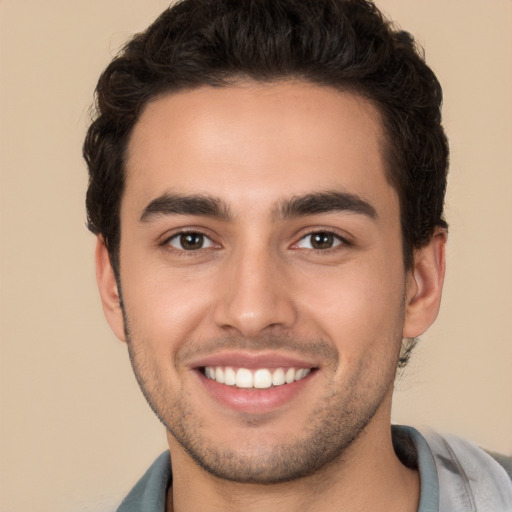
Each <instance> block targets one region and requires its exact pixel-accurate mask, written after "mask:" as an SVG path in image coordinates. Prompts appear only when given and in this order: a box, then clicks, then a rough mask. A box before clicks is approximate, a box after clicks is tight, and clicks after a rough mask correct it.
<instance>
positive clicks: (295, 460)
mask: <svg viewBox="0 0 512 512" xmlns="http://www.w3.org/2000/svg"><path fill="white" fill-rule="evenodd" d="M128 326H129V323H128V321H127V319H126V317H125V329H126V335H127V342H128V350H129V355H130V361H131V364H132V367H133V370H134V373H135V376H136V378H137V381H138V383H139V386H140V388H141V390H142V392H143V394H144V396H145V398H146V400H147V402H148V404H149V405H150V407H151V408H152V410H153V411H154V413H155V414H156V416H157V417H158V418H159V419H160V421H161V422H162V423H163V424H164V426H165V427H166V429H167V430H168V431H169V432H170V433H171V434H172V436H173V437H174V438H175V439H176V441H177V442H178V443H179V444H180V445H181V446H182V447H183V449H184V450H185V451H186V452H187V453H188V455H189V456H190V457H191V458H192V459H193V460H194V461H195V462H196V463H197V464H198V465H199V467H201V468H202V469H204V470H205V471H207V472H208V473H209V474H211V475H213V476H215V477H217V478H220V479H223V480H228V481H232V482H238V483H253V484H275V483H281V482H289V481H293V480H296V479H299V478H303V477H306V476H310V475H312V474H314V473H316V472H318V471H319V470H320V469H322V468H325V467H326V466H328V465H329V464H331V463H333V462H335V461H342V459H343V455H344V453H345V452H346V451H347V448H348V447H349V446H351V445H352V443H353V442H354V441H355V440H356V439H357V438H358V437H359V436H360V435H361V433H362V432H363V431H364V429H365V427H366V426H367V425H368V424H369V423H370V421H371V420H372V418H373V417H374V415H375V414H376V412H377V411H378V409H379V407H380V406H381V404H382V402H383V400H384V399H385V398H386V396H387V395H388V393H389V392H390V387H392V386H393V381H394V376H395V371H396V362H397V360H398V350H399V347H400V341H401V339H398V340H394V342H393V346H394V347H395V348H396V358H395V361H394V363H393V362H392V361H391V363H389V361H388V363H387V364H383V365H382V366H381V367H380V370H379V372H380V373H379V374H378V375H375V373H372V372H371V371H370V372H368V363H367V362H366V360H362V361H360V364H359V367H358V368H357V369H356V370H355V371H354V372H353V373H352V377H351V379H350V380H349V381H348V382H347V381H345V382H343V387H342V389H336V388H334V389H331V390H330V391H329V392H328V393H326V394H325V395H324V396H322V397H319V398H320V399H319V400H318V403H319V405H318V406H317V407H315V408H314V409H313V411H312V412H311V413H310V414H309V418H308V422H307V425H308V426H307V427H306V428H305V429H303V431H301V432H298V433H295V434H294V435H293V436H292V435H290V436H288V437H286V442H282V443H281V444H279V445H276V444H273V445H272V446H266V445H263V446H259V445H258V444H257V443H258V439H259V438H258V436H257V435H252V434H254V433H257V428H258V425H257V421H253V422H252V423H253V424H252V425H251V420H250V418H248V419H247V427H248V435H247V438H246V439H245V440H243V443H245V444H243V443H242V446H241V445H240V440H237V443H238V444H237V447H236V448H234V447H233V445H232V444H231V445H226V444H224V445H219V444H218V443H217V442H216V440H215V439H212V438H211V437H209V436H208V425H205V424H204V421H203V420H202V419H201V414H200V413H199V412H198V411H197V410H196V409H195V406H194V405H193V404H194V401H193V400H191V397H189V396H187V393H186V392H185V391H183V390H180V391H179V392H178V393H177V394H176V393H173V390H171V389H169V387H168V386H166V383H165V379H163V378H161V375H160V372H159V369H158V365H157V364H155V362H154V361H151V359H149V358H148V357H147V355H146V354H145V351H144V342H143V340H137V339H135V338H134V337H133V336H132V335H131V333H130V329H129V327H128ZM281 342H282V340H281V338H272V339H268V338H266V339H265V341H264V342H259V343H264V344H265V346H268V345H269V344H270V345H273V346H279V345H281V344H282V343H281ZM220 343H222V341H219V340H215V341H214V342H212V344H214V345H215V346H219V344H220ZM236 343H237V342H236V340H233V339H230V340H229V342H226V344H232V345H234V344H236ZM244 343H245V344H247V342H245V341H243V340H240V341H239V343H238V345H240V344H244ZM290 343H291V342H290ZM293 343H295V345H297V346H301V347H306V346H308V347H314V348H312V350H316V351H324V352H326V353H329V354H331V356H332V354H333V353H334V352H335V349H334V348H332V347H331V346H330V345H329V344H328V343H327V342H325V341H322V340H320V341H316V342H309V343H297V341H296V339H295V340H294V341H293ZM185 345H186V344H185ZM386 346H387V348H388V349H389V347H390V344H389V340H388V344H387V345H386ZM337 357H338V356H337V352H336V358H337ZM388 359H389V355H388ZM373 362H374V363H375V361H373ZM393 364H394V366H393ZM337 365H338V361H337V359H336V361H331V362H330V363H329V364H328V365H326V366H327V367H328V368H330V369H331V371H333V372H334V371H335V368H336V367H337ZM370 366H371V365H370ZM368 376H369V377H372V379H368V378H367V377H368ZM255 440H256V441H255ZM260 442H261V441H260Z"/></svg>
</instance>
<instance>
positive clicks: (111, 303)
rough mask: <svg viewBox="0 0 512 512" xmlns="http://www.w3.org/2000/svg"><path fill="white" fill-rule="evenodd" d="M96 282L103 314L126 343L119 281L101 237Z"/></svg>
mask: <svg viewBox="0 0 512 512" xmlns="http://www.w3.org/2000/svg"><path fill="white" fill-rule="evenodd" d="M95 260H96V281H97V283H98V289H99V292H100V297H101V302H102V305H103V312H104V313H105V317H106V319H107V322H108V323H109V325H110V328H111V329H112V331H113V332H114V334H115V335H116V336H117V337H118V338H119V339H120V340H121V341H126V335H125V329H124V319H123V310H122V308H121V298H120V295H119V290H118V286H117V281H116V277H115V273H114V269H113V268H112V264H111V262H110V255H109V252H108V249H107V246H106V245H105V241H104V240H103V237H102V236H101V235H98V237H97V240H96V251H95Z"/></svg>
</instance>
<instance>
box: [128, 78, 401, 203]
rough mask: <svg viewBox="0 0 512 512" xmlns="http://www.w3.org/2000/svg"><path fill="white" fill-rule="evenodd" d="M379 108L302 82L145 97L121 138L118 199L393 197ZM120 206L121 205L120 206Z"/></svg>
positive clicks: (232, 200)
mask: <svg viewBox="0 0 512 512" xmlns="http://www.w3.org/2000/svg"><path fill="white" fill-rule="evenodd" d="M383 144H384V135H383V130H382V125H381V122H380V119H379V114H378V112H377V110H376V108H375V107H374V106H373V105H372V104H371V103H370V102H369V101H367V100H365V99H363V98H361V97H359V96H357V95H355V94H352V93H348V92H339V91H337V90H334V89H332V88H328V87H321V86H318V85H312V84H308V83H303V82H281V83H275V84H260V83H244V84H238V85H235V86H230V87H222V88H213V87H209V86H208V87H206V86H205V87H201V88H198V89H193V90H190V91H184V92H179V93H172V94H168V95H164V96H162V97H160V98H158V99H155V100H154V101H152V102H150V103H149V104H148V105H147V107H146V108H145V110H144V112H143V113H142V115H141V117H140V119H139V121H138V122H137V123H136V125H135V127H134V130H133V133H132V136H131V138H130V141H129V144H128V151H127V164H126V173H127V175H126V187H125V196H124V198H123V205H124V204H126V203H130V204H131V207H132V208H134V209H138V210H141V209H142V208H144V207H145V206H146V205H147V203H148V202H149V201H151V200H153V199H154V198H155V197H158V196H160V195H162V194H165V193H183V194H189V193H193V194H197V193H199V194H205V195H213V196H215V197H220V198H222V199H223V200H224V201H225V202H227V203H229V204H233V205H234V207H235V208H236V205H237V204H238V205H240V206H241V207H245V206H247V205H249V204H252V205H256V204H258V205H259V206H261V208H263V206H264V205H267V204H268V205H270V204H271V203H274V202H275V201H278V200H279V199H280V198H284V197H285V196H287V195H301V194H305V193H309V192H311V191H322V190H333V189H334V190H340V191H344V192H349V193H356V194H358V195H361V196H363V197H364V198H365V199H367V200H369V201H371V202H372V203H379V202H382V203H383V206H385V203H386V201H390V200H391V201H392V202H393V201H394V200H395V198H394V191H393V190H392V189H391V187H390V186H389V184H388V182H387V179H386V177H385V172H384V169H385V164H384V159H383V156H382V155H383V151H382V147H383ZM123 205H122V210H123Z"/></svg>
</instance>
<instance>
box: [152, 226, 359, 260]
mask: <svg viewBox="0 0 512 512" xmlns="http://www.w3.org/2000/svg"><path fill="white" fill-rule="evenodd" d="M187 235H190V236H191V235H196V236H198V237H201V238H202V240H201V242H202V243H201V247H198V248H195V249H194V248H190V249H185V248H184V247H183V244H182V243H180V242H178V243H179V244H180V245H181V247H174V246H173V245H172V244H171V242H172V241H173V240H179V239H180V238H181V237H184V236H187ZM314 235H321V236H325V237H331V238H332V243H333V245H332V247H326V248H322V249H320V248H315V247H312V243H311V240H310V242H309V245H310V247H300V246H299V245H300V244H301V243H302V242H303V241H305V240H307V239H308V238H310V237H313V236H314ZM205 241H208V242H209V243H208V247H204V242H205ZM161 245H162V246H164V247H166V248H167V249H168V250H174V251H178V252H180V253H183V254H185V253H188V254H189V255H192V254H193V253H197V252H198V251H202V250H205V249H214V248H218V247H219V244H216V243H215V242H214V241H213V240H212V239H211V237H209V236H208V235H206V234H205V233H203V232H201V231H200V230H193V229H190V230H183V231H179V232H178V233H174V234H173V235H171V236H169V237H167V238H166V239H165V240H164V241H163V242H162V244H161ZM351 245H352V244H351V243H350V242H349V241H348V240H347V239H346V238H344V237H342V236H340V235H339V234H337V233H334V232H333V231H331V230H328V229H316V230H314V231H310V232H309V233H306V234H304V235H302V236H301V237H300V238H299V240H298V241H297V242H296V243H294V244H293V245H292V246H291V248H292V249H302V248H303V249H307V250H310V251H314V252H316V253H330V252H332V251H336V250H338V248H339V247H340V246H345V247H347V246H351Z"/></svg>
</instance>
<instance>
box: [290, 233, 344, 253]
mask: <svg viewBox="0 0 512 512" xmlns="http://www.w3.org/2000/svg"><path fill="white" fill-rule="evenodd" d="M314 235H323V236H329V237H332V238H333V239H334V240H333V243H334V245H333V246H332V247H327V248H324V249H316V248H314V247H308V248H307V249H308V250H310V251H314V252H316V253H330V252H332V251H336V250H338V249H339V248H341V247H340V246H344V247H349V246H351V245H352V244H351V243H350V242H349V241H348V240H347V239H346V238H344V237H342V236H341V235H339V234H337V233H335V232H333V231H332V230H328V229H316V230H313V231H310V232H309V233H306V234H305V235H303V236H301V237H300V239H299V241H298V242H296V243H295V244H294V245H293V246H292V248H297V249H300V248H301V247H298V245H299V244H300V243H301V242H302V241H303V240H306V239H307V238H310V237H312V236H314ZM310 245H311V242H310Z"/></svg>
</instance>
